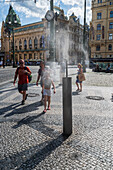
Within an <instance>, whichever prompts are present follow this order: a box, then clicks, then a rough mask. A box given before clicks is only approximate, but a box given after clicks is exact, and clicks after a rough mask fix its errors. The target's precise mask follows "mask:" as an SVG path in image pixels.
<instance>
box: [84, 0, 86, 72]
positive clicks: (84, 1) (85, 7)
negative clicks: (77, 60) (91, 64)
mask: <svg viewBox="0 0 113 170" xmlns="http://www.w3.org/2000/svg"><path fill="white" fill-rule="evenodd" d="M85 39H86V0H84V31H83V48H84V50H85ZM83 72H86V66H85V54H83Z"/></svg>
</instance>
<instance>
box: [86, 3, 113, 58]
mask: <svg viewBox="0 0 113 170" xmlns="http://www.w3.org/2000/svg"><path fill="white" fill-rule="evenodd" d="M89 45H90V48H91V60H92V61H99V60H103V61H104V60H105V59H106V60H109V61H110V60H111V61H112V60H113V0H92V22H91V23H90V36H89Z"/></svg>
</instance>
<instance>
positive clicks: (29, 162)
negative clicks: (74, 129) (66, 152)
mask: <svg viewBox="0 0 113 170" xmlns="http://www.w3.org/2000/svg"><path fill="white" fill-rule="evenodd" d="M67 138H68V137H64V136H63V135H62V134H60V135H59V136H57V138H55V139H52V140H51V141H50V140H47V141H45V142H43V143H41V144H39V145H36V146H33V147H29V149H26V150H24V151H23V152H19V153H16V154H13V155H11V154H10V158H9V157H8V156H6V157H5V158H4V159H2V160H0V169H8V168H9V159H10V168H11V169H16V170H20V169H25V170H26V169H33V168H35V167H36V166H37V165H38V164H39V163H40V162H41V161H44V160H45V159H46V157H47V156H49V155H50V154H51V152H52V151H54V150H55V149H57V148H58V147H59V146H61V145H62V143H63V142H64V141H65V140H66V139H67ZM57 156H58V157H59V155H57Z"/></svg>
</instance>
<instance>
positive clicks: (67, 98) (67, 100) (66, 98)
mask: <svg viewBox="0 0 113 170" xmlns="http://www.w3.org/2000/svg"><path fill="white" fill-rule="evenodd" d="M71 134H72V82H71V77H64V78H63V135H65V136H70V135H71Z"/></svg>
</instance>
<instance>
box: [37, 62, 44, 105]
mask: <svg viewBox="0 0 113 170" xmlns="http://www.w3.org/2000/svg"><path fill="white" fill-rule="evenodd" d="M44 71H45V64H44V62H43V61H41V62H40V69H39V70H38V77H37V81H36V85H37V86H38V82H39V80H40V85H41V87H42V81H43V77H44ZM43 100H44V96H43V93H42V98H41V101H40V102H41V103H43Z"/></svg>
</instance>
